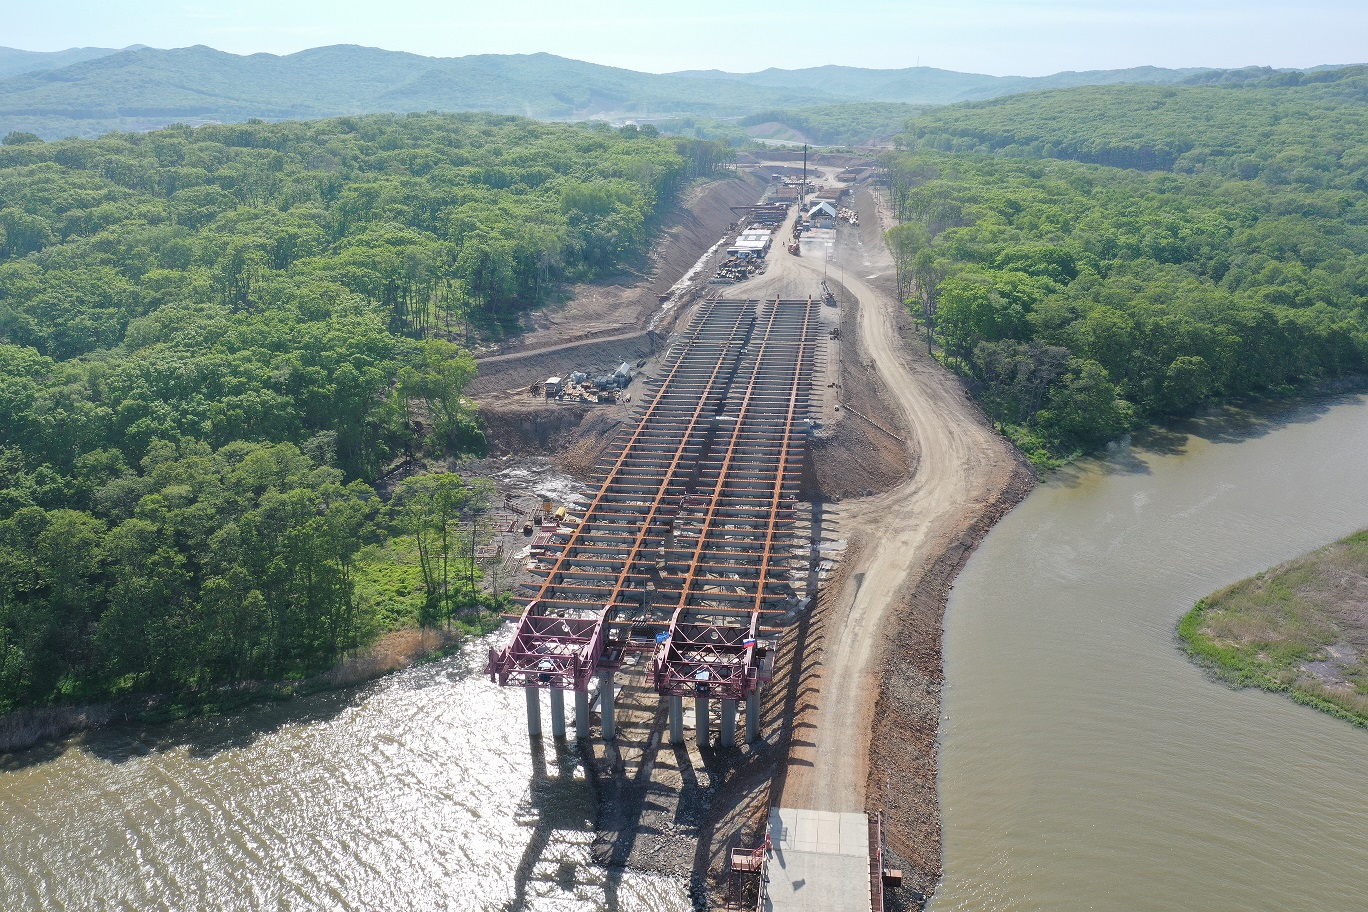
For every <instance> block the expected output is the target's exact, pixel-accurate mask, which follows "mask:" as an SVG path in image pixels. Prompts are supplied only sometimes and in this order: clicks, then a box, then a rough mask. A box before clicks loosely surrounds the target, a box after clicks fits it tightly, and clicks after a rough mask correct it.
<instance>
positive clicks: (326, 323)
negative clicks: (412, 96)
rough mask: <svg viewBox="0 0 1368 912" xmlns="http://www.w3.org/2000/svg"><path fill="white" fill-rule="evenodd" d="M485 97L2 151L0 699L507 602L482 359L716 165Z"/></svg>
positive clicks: (51, 696)
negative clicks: (522, 113) (527, 314)
mask: <svg viewBox="0 0 1368 912" xmlns="http://www.w3.org/2000/svg"><path fill="white" fill-rule="evenodd" d="M724 157H725V152H724V151H723V150H722V149H721V148H720V147H718V146H716V145H714V144H711V143H706V142H699V141H692V140H683V139H666V138H662V137H659V136H657V135H654V132H653V131H651V130H637V129H636V128H634V127H633V128H625V129H622V130H612V129H609V128H608V127H607V126H606V125H590V126H567V125H545V124H538V123H534V122H532V121H528V120H524V119H521V118H515V117H506V116H493V115H436V114H425V115H408V116H386V115H377V116H369V117H351V118H341V119H335V120H325V121H317V122H311V123H275V124H266V123H260V122H257V123H247V124H239V125H232V126H223V125H218V126H215V125H210V126H204V127H200V128H198V129H194V130H191V129H189V128H187V127H174V126H173V127H171V128H168V129H165V130H161V131H158V132H153V133H147V134H119V133H115V134H110V135H107V136H105V137H103V138H101V139H98V140H65V141H60V142H43V141H41V140H39V139H38V138H37V137H34V136H31V135H24V134H19V133H12V134H10V135H8V136H7V137H6V138H5V141H4V144H3V145H2V146H0V712H4V711H6V710H9V709H11V708H14V707H17V706H25V705H42V704H46V703H51V702H55V701H64V700H65V701H78V700H95V699H105V698H108V697H112V696H118V695H121V694H128V693H140V692H156V693H173V694H182V695H194V694H201V695H203V694H212V693H214V692H215V690H216V689H217V690H222V689H223V688H227V687H232V686H235V685H240V684H242V683H244V682H254V681H262V680H279V679H287V678H298V677H302V676H307V675H309V674H312V673H316V672H318V671H320V670H323V669H326V668H327V667H329V666H330V665H331V664H333V663H334V662H336V661H337V660H338V658H339V657H341V656H342V655H343V654H345V653H346V652H347V651H348V650H350V649H354V648H355V647H357V646H360V645H364V644H366V643H368V642H370V641H371V640H372V639H374V637H375V636H377V635H378V634H379V633H380V632H382V631H384V630H386V629H391V628H394V627H396V626H402V625H406V624H413V623H419V622H421V623H426V624H436V623H441V622H450V621H452V620H453V619H457V620H459V619H460V618H461V617H464V616H467V615H469V613H470V612H471V611H478V610H479V609H480V608H481V607H482V606H485V605H486V604H487V599H486V598H485V597H484V596H482V595H480V593H479V585H478V584H479V579H478V573H477V572H476V570H475V568H474V566H473V551H474V546H475V541H476V539H477V538H478V537H479V536H480V534H481V531H480V528H481V526H480V517H481V516H482V515H483V514H484V513H485V511H486V510H487V508H488V505H489V499H490V496H491V492H490V491H489V490H488V487H487V486H486V485H483V484H481V483H478V482H476V481H473V480H466V479H462V478H460V477H459V476H456V475H454V474H450V473H437V474H433V475H426V476H419V477H417V478H410V479H408V480H406V481H405V482H404V483H403V484H402V485H400V486H399V487H398V489H397V490H395V491H393V492H392V493H393V495H394V496H393V497H392V498H389V497H388V495H389V493H391V492H389V491H384V493H385V494H386V495H387V496H386V498H382V497H381V496H380V494H379V493H377V491H378V489H379V490H382V491H383V490H384V489H383V486H379V485H378V482H380V481H381V480H382V478H383V476H384V475H385V473H386V472H387V470H388V469H389V468H390V467H391V466H393V465H395V464H396V463H397V462H398V461H400V460H403V459H405V458H407V457H415V458H428V459H431V460H432V461H434V462H438V463H440V462H442V461H444V460H445V458H447V457H451V456H455V455H459V454H461V453H469V452H478V451H479V450H480V448H481V446H482V437H481V433H480V430H479V426H478V421H477V418H476V416H475V415H474V413H473V409H472V406H471V404H470V403H469V402H468V401H467V400H466V399H464V398H463V395H462V394H463V390H464V388H465V386H466V384H467V383H468V382H469V381H470V379H471V378H472V377H473V375H474V370H475V363H474V360H473V358H472V357H471V356H470V355H469V354H468V353H467V352H466V351H465V349H464V348H463V347H462V346H463V345H464V344H466V343H467V342H468V341H470V340H472V339H478V338H480V337H482V336H488V335H491V334H493V335H497V334H499V333H502V332H504V331H506V330H507V329H508V328H510V327H512V326H514V325H516V323H517V321H518V318H519V315H520V314H521V313H523V312H524V311H526V310H527V309H528V308H530V307H534V306H536V305H538V304H540V303H542V302H544V301H546V300H547V299H548V298H549V297H551V296H554V295H555V294H557V289H558V287H559V285H560V284H561V283H563V282H566V281H569V280H578V279H585V278H592V277H594V276H598V275H602V274H604V273H606V272H610V271H613V270H614V269H615V268H616V267H618V266H619V265H620V264H622V263H623V262H624V261H625V260H627V259H629V258H631V257H634V256H637V255H639V254H640V253H641V252H642V251H643V249H644V248H645V246H646V245H647V244H648V242H649V240H650V238H651V234H652V230H653V224H654V220H655V219H656V218H657V216H658V215H660V214H661V213H662V211H663V209H664V208H665V207H667V206H668V205H670V204H671V201H672V199H673V197H674V195H675V194H676V193H677V192H678V191H679V190H680V189H681V188H683V187H684V186H686V185H687V184H688V183H689V182H690V181H692V180H693V179H694V178H695V177H697V176H699V175H706V174H710V173H711V172H712V171H713V170H714V168H715V166H716V165H717V164H718V163H719V162H720V161H722V160H723V158H724Z"/></svg>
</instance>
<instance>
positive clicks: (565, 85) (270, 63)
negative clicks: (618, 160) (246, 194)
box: [0, 45, 832, 139]
mask: <svg viewBox="0 0 1368 912" xmlns="http://www.w3.org/2000/svg"><path fill="white" fill-rule="evenodd" d="M831 97H832V96H830V95H828V94H826V93H824V92H814V91H812V90H807V89H804V90H792V89H784V88H770V87H766V86H749V85H744V84H741V83H725V82H724V83H718V82H712V81H704V80H697V79H684V78H681V77H675V76H659V75H655V74H651V73H638V72H634V71H632V70H622V69H616V68H614V67H606V66H599V65H597V64H592V63H584V62H581V61H578V60H568V59H566V58H563V57H555V56H553V55H551V54H530V55H518V54H507V55H506V54H482V55H472V56H468V57H446V58H442V57H422V56H419V55H417V54H405V53H399V52H395V51H383V50H379V49H377V48H365V47H356V46H353V45H335V46H331V47H320V48H313V49H311V50H307V51H300V52H299V53H297V54H290V55H288V56H283V57H278V56H275V55H272V54H253V55H250V56H246V57H243V56H238V55H235V54H227V53H224V52H222V51H216V50H214V49H213V48H207V47H202V46H200V47H190V48H179V49H175V50H157V49H152V48H146V49H141V50H130V51H124V52H121V53H118V54H113V55H109V56H105V57H101V58H99V59H97V60H90V61H86V62H84V63H79V64H76V65H73V66H68V67H64V68H62V69H60V70H53V71H49V72H43V73H32V74H29V75H25V76H18V77H13V78H10V79H4V80H0V135H4V134H5V133H7V132H9V131H11V130H21V131H26V132H32V133H36V134H38V135H40V136H42V137H44V138H48V139H51V138H56V137H63V136H72V135H74V136H95V135H98V134H100V133H103V132H106V131H108V130H111V129H123V130H140V129H147V128H149V127H155V126H161V125H165V124H167V123H170V122H174V121H188V122H193V123H201V122H205V121H223V122H232V121H243V120H247V119H249V118H254V117H257V118H265V119H271V120H275V119H286V118H305V117H326V116H335V115H339V114H363V113H379V112H405V111H491V112H499V113H507V114H520V115H524V116H528V117H536V118H539V119H543V120H548V119H550V120H571V119H585V118H595V117H601V118H608V117H611V116H617V117H631V116H633V115H638V114H644V113H652V112H676V113H700V114H709V115H715V116H726V115H740V114H747V113H750V112H753V111H757V110H761V109H763V108H772V107H791V106H795V105H801V104H811V103H814V102H818V101H826V100H830V99H831Z"/></svg>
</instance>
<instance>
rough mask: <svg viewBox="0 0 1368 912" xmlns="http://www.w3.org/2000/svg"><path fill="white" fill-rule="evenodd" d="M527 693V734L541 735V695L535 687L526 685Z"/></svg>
mask: <svg viewBox="0 0 1368 912" xmlns="http://www.w3.org/2000/svg"><path fill="white" fill-rule="evenodd" d="M524 690H525V691H526V693H527V734H528V737H531V738H540V737H541V695H540V694H539V693H537V688H535V687H526V688H524Z"/></svg>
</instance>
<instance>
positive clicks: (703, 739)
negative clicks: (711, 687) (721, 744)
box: [694, 696, 712, 747]
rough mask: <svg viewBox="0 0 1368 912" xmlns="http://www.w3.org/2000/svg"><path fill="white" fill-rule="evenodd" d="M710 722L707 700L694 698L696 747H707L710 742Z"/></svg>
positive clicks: (701, 697) (705, 698)
mask: <svg viewBox="0 0 1368 912" xmlns="http://www.w3.org/2000/svg"><path fill="white" fill-rule="evenodd" d="M711 726H712V720H711V719H710V718H709V717H708V698H707V697H704V696H697V697H694V731H695V733H696V734H697V735H698V746H699V747H707V746H708V742H709V741H710V740H712V730H711Z"/></svg>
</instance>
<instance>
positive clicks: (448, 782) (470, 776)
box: [0, 642, 691, 912]
mask: <svg viewBox="0 0 1368 912" xmlns="http://www.w3.org/2000/svg"><path fill="white" fill-rule="evenodd" d="M487 648H488V643H485V642H479V643H473V644H471V646H470V647H469V648H468V649H467V650H465V652H464V653H462V654H460V655H456V656H452V657H450V658H448V659H445V660H442V661H440V662H436V663H433V664H429V665H424V666H421V667H418V668H413V669H410V670H408V671H405V672H402V673H399V674H396V675H393V676H391V677H389V678H386V679H384V680H382V681H379V682H376V683H374V684H372V685H370V686H368V687H365V688H362V689H360V690H350V691H346V692H337V693H328V694H319V695H315V696H312V697H308V698H304V699H299V700H294V701H290V702H288V703H282V704H276V705H271V706H264V707H258V708H255V709H251V710H249V711H247V712H245V713H243V714H240V715H238V716H235V717H232V718H221V719H199V720H192V721H188V722H184V723H176V724H172V725H162V726H149V727H146V728H133V727H116V728H113V729H109V730H105V731H100V732H95V733H92V734H90V735H89V736H87V737H86V738H85V739H83V740H82V741H81V742H79V743H76V744H72V745H68V746H65V747H46V748H37V749H34V750H31V751H28V752H25V753H20V754H12V755H9V756H7V757H3V758H0V827H3V829H2V830H0V909H2V910H5V912H15V910H30V909H31V910H40V909H41V910H49V909H56V910H81V912H86V910H139V912H141V910H154V909H167V910H201V909H214V910H225V912H234V910H285V909H288V910H291V912H296V910H298V912H303V910H376V912H382V910H383V912H392V910H443V912H447V910H472V912H476V910H478V912H496V910H497V912H502V910H509V912H517V910H556V912H601V910H608V912H612V910H617V909H622V910H636V909H658V910H662V912H685V910H688V909H690V908H691V906H690V903H689V901H688V897H687V885H686V884H684V883H682V882H681V881H679V880H674V879H669V878H659V877H649V876H644V875H640V874H631V873H624V872H621V871H616V872H614V871H606V870H604V869H603V868H600V867H597V866H595V865H593V864H590V863H589V861H588V855H589V845H590V842H591V841H592V838H593V832H592V825H593V816H594V795H593V793H592V789H591V788H590V786H589V784H588V782H587V781H586V779H585V776H584V771H583V768H582V767H581V765H580V763H579V759H578V756H577V754H576V753H575V752H574V748H573V746H569V747H567V746H564V745H562V746H561V747H559V748H558V747H557V746H556V744H555V743H554V742H553V741H552V740H551V739H550V738H549V737H548V738H546V739H545V740H544V741H543V740H541V739H538V740H537V741H535V742H533V741H530V740H529V738H528V737H527V732H526V716H525V704H524V699H523V693H522V691H521V690H515V689H508V690H502V689H500V688H498V687H496V686H495V685H493V684H491V683H490V682H489V681H488V679H487V678H485V677H483V676H482V675H479V674H478V673H477V672H478V669H479V666H481V665H482V664H483V660H484V655H485V652H486V650H487ZM544 702H545V700H544ZM547 712H549V706H547V705H544V706H543V718H547V716H546V713H547Z"/></svg>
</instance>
